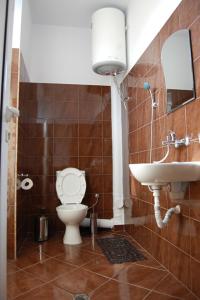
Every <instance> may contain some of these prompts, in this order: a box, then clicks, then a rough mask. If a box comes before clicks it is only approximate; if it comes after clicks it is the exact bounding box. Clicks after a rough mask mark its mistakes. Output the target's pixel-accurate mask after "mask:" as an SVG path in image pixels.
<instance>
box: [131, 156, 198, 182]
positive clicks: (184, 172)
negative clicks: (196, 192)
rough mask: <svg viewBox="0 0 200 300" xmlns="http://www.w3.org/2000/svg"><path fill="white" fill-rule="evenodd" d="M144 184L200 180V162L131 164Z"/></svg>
mask: <svg viewBox="0 0 200 300" xmlns="http://www.w3.org/2000/svg"><path fill="white" fill-rule="evenodd" d="M129 167H130V170H131V173H132V175H133V176H134V177H135V178H136V179H137V180H138V181H139V182H140V183H141V184H142V185H150V186H152V185H154V186H155V185H166V184H168V183H171V182H191V181H198V180H200V162H199V161H193V162H171V163H160V164H158V163H143V164H130V165H129Z"/></svg>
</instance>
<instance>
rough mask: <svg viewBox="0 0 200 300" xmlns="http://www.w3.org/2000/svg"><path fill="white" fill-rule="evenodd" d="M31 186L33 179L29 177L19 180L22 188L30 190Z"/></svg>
mask: <svg viewBox="0 0 200 300" xmlns="http://www.w3.org/2000/svg"><path fill="white" fill-rule="evenodd" d="M32 187H33V181H32V180H31V179H30V178H25V179H23V180H22V182H21V188H22V190H30V189H31V188H32Z"/></svg>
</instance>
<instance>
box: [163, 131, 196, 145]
mask: <svg viewBox="0 0 200 300" xmlns="http://www.w3.org/2000/svg"><path fill="white" fill-rule="evenodd" d="M190 141H191V138H190V137H189V136H186V137H185V138H183V139H177V137H176V133H175V132H174V131H172V130H170V131H169V134H168V135H167V140H166V141H162V145H163V146H167V145H168V146H169V145H174V147H175V148H179V147H181V146H189V145H190Z"/></svg>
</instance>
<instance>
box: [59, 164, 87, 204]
mask: <svg viewBox="0 0 200 300" xmlns="http://www.w3.org/2000/svg"><path fill="white" fill-rule="evenodd" d="M56 191H57V195H58V197H59V199H60V201H61V203H62V204H64V205H67V204H73V203H74V204H75V203H81V202H82V200H83V197H84V195H85V191H86V182H85V175H84V172H83V171H80V170H78V169H76V168H66V169H64V170H62V171H57V180H56Z"/></svg>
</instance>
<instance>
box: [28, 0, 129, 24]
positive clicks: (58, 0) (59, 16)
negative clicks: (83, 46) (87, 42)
mask: <svg viewBox="0 0 200 300" xmlns="http://www.w3.org/2000/svg"><path fill="white" fill-rule="evenodd" d="M25 1H27V0H25ZM29 1H30V9H31V15H32V22H33V23H36V24H46V25H57V26H72V27H87V28H89V27H90V24H91V15H92V13H93V12H94V11H96V10H97V9H99V8H102V7H106V6H112V7H118V8H120V9H122V10H123V11H126V10H127V7H128V2H129V0H29Z"/></svg>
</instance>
